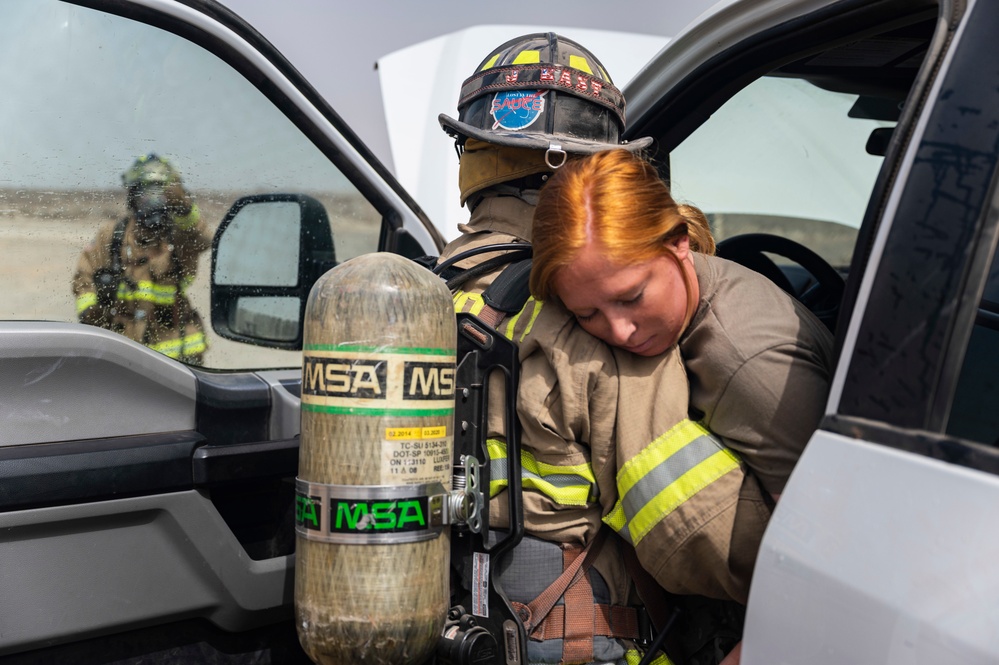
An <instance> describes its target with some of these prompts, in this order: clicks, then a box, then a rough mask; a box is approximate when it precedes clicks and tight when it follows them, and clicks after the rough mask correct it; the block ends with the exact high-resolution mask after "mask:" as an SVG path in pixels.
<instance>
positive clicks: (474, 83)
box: [438, 32, 652, 167]
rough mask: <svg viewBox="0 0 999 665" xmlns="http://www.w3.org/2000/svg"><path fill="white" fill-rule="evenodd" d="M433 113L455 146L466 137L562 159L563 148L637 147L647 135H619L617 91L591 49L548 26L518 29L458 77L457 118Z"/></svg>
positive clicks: (645, 143) (621, 98)
mask: <svg viewBox="0 0 999 665" xmlns="http://www.w3.org/2000/svg"><path fill="white" fill-rule="evenodd" d="M438 120H439V121H440V124H441V127H442V128H443V129H444V131H445V132H447V133H448V134H450V135H451V136H452V137H454V138H455V140H456V141H457V143H458V145H459V146H463V145H464V143H465V141H466V140H467V139H468V138H473V139H478V140H480V141H486V142H488V143H493V144H497V145H501V146H509V147H514V148H529V149H538V150H545V151H546V153H547V154H551V153H555V154H558V153H562V159H564V156H565V155H564V154H565V153H575V154H589V153H593V152H598V151H600V150H607V149H609V148H618V147H620V148H627V149H629V150H640V149H642V148H645V147H646V146H648V145H649V143H651V142H652V139H651V138H641V139H637V140H634V141H631V142H624V141H621V140H620V135H621V132H622V131H623V130H624V96H623V95H622V94H621V91H620V90H618V89H617V88H616V87H615V86H614V84H613V82H612V81H611V77H610V75H609V74H608V73H607V70H605V69H604V67H603V65H602V64H600V61H599V60H597V58H596V56H594V55H593V54H592V53H590V52H589V51H588V50H586V49H585V48H583V47H582V46H580V45H579V44H577V43H576V42H574V41H572V40H570V39H566V38H565V37H562V36H560V35H557V34H555V33H553V32H547V33H534V34H530V35H524V36H521V37H517V38H515V39H511V40H510V41H508V42H506V43H505V44H503V45H501V46H500V47H499V48H496V49H494V50H493V52H492V53H490V54H489V56H487V57H486V59H485V60H483V61H482V62H481V63H480V64H479V66H478V68H477V69H476V72H475V74H473V75H472V76H470V77H469V78H467V79H465V82H464V83H463V84H462V86H461V96H460V98H459V100H458V119H457V120H455V119H453V118H451V117H448V116H447V115H445V114H443V113H442V114H441V115H440V116H439V117H438ZM551 156H552V158H554V159H555V160H556V161H558V160H559V159H560V158H559V157H556V156H555V155H551ZM546 159H547V158H546ZM559 165H560V163H556V164H552V166H553V167H557V166H559Z"/></svg>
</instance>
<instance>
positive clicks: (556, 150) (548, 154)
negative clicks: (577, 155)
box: [545, 142, 568, 169]
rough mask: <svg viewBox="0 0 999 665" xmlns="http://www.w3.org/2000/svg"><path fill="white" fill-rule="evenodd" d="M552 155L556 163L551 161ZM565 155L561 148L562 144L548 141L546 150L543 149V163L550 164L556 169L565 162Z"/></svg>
mask: <svg viewBox="0 0 999 665" xmlns="http://www.w3.org/2000/svg"><path fill="white" fill-rule="evenodd" d="M552 157H555V158H556V160H557V162H556V163H553V162H552ZM567 157H568V155H566V154H565V150H563V149H562V146H561V145H560V144H558V143H554V142H552V143H549V144H548V150H545V164H547V165H548V166H550V167H551V168H552V169H557V168H559V167H560V166H562V165H563V164H565V160H566V158H567Z"/></svg>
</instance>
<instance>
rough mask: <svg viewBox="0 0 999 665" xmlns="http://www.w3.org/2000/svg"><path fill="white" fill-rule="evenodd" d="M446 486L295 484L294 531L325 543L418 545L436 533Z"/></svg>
mask: <svg viewBox="0 0 999 665" xmlns="http://www.w3.org/2000/svg"><path fill="white" fill-rule="evenodd" d="M444 499H445V490H444V485H442V484H440V483H425V484H420V485H400V486H388V485H373V486H363V485H324V484H320V483H310V482H306V481H303V480H301V479H297V480H296V481H295V532H296V533H297V534H298V535H299V537H302V538H305V539H307V540H315V541H320V542H329V543H351V544H384V543H391V542H416V541H420V540H429V539H431V538H436V537H437V536H438V535H440V533H441V530H442V529H443V527H444V525H445V521H446V519H447V518H446V514H445V507H444Z"/></svg>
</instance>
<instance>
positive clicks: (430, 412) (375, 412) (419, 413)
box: [302, 402, 454, 418]
mask: <svg viewBox="0 0 999 665" xmlns="http://www.w3.org/2000/svg"><path fill="white" fill-rule="evenodd" d="M302 410H303V411H312V412H314V413H335V414H339V415H346V416H413V417H417V418H420V417H425V416H452V415H454V408H453V407H451V408H444V409H379V408H372V407H365V406H328V405H325V404H308V403H306V402H302Z"/></svg>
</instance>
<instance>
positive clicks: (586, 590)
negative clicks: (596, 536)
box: [546, 545, 596, 664]
mask: <svg viewBox="0 0 999 665" xmlns="http://www.w3.org/2000/svg"><path fill="white" fill-rule="evenodd" d="M582 552H583V550H582V549H580V548H578V547H577V548H570V547H566V546H564V545H563V549H562V565H563V566H564V567H566V568H568V567H569V566H571V565H572V563H573V562H574V561H575V560H576V559H578V558H580V557H581V556H584V555H583V554H582ZM564 598H565V600H564V601H563V602H564V604H563V606H562V607H563V608H564V614H565V634H564V635H563V637H562V662H563V663H566V664H568V663H589V662H590V661H592V660H593V626H594V624H595V623H596V621H595V620H594V610H593V586H591V584H590V576H589V575H587V574H586V573H585V572H584V573H583V574H582V575H581V576H579V577H578V578H577V579H576V581H575V582H573V583H572V584H570V585H569V588H568V589H566V591H565V596H564ZM553 609H554V608H553ZM548 616H549V617H550V616H551V613H549V615H548ZM546 618H547V617H546Z"/></svg>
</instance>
